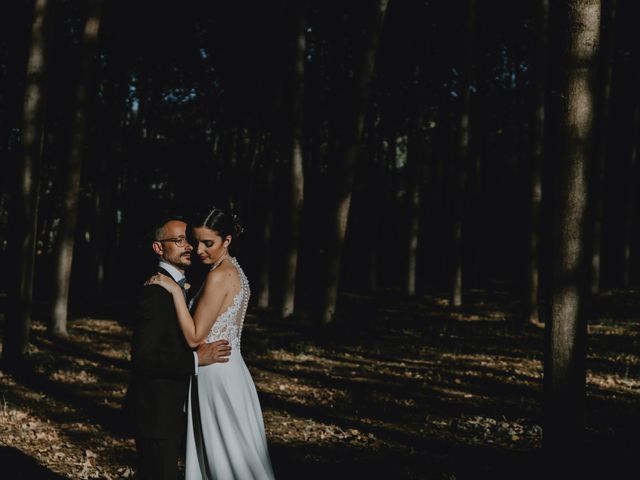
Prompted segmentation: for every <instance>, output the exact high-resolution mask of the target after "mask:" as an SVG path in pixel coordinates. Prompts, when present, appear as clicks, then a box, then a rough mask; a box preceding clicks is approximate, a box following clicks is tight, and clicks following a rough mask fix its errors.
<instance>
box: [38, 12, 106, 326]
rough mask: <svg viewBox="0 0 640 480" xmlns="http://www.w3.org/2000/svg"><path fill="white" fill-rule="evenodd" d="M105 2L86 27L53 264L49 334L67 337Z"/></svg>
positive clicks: (90, 13)
mask: <svg viewBox="0 0 640 480" xmlns="http://www.w3.org/2000/svg"><path fill="white" fill-rule="evenodd" d="M101 9H102V0H91V1H89V11H88V14H87V20H86V22H85V27H84V38H83V43H84V45H83V52H82V59H81V62H82V66H81V69H80V80H79V83H78V87H77V90H76V98H75V111H74V118H73V122H72V125H71V129H72V130H71V131H72V138H71V152H70V154H69V157H68V159H67V164H66V165H65V167H64V168H65V171H64V175H65V177H64V180H63V182H62V183H63V185H64V186H65V188H64V196H63V207H64V210H63V212H62V219H61V222H60V229H59V231H58V238H57V242H56V247H55V254H54V265H53V301H52V302H51V311H50V314H49V324H48V332H49V333H50V334H52V335H62V336H66V335H67V318H68V305H69V285H70V283H71V282H70V280H71V267H72V264H73V246H74V239H75V234H76V223H77V219H78V203H79V197H80V179H81V174H82V160H83V157H84V146H85V145H84V144H85V141H84V140H85V135H86V127H85V125H86V124H87V105H88V103H89V102H88V98H87V97H88V92H89V88H90V85H91V77H92V75H91V69H92V61H93V56H94V54H95V51H96V45H97V41H98V28H99V25H100V12H101Z"/></svg>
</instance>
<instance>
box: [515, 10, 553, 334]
mask: <svg viewBox="0 0 640 480" xmlns="http://www.w3.org/2000/svg"><path fill="white" fill-rule="evenodd" d="M536 26H537V28H536V31H537V32H538V34H537V42H536V47H535V58H534V64H533V68H534V78H535V80H534V87H533V88H534V98H535V106H534V113H533V121H532V125H533V135H532V137H533V138H532V142H533V154H532V156H531V160H530V162H531V163H530V168H529V175H528V179H529V191H528V204H529V222H528V229H527V240H528V241H527V249H528V252H527V264H526V272H525V275H526V276H525V283H524V312H523V318H522V320H523V321H525V322H531V323H534V324H538V323H539V322H540V317H539V312H538V298H539V294H540V288H539V285H540V284H539V280H540V271H539V257H540V209H541V202H542V162H543V159H544V155H545V151H544V142H545V137H544V128H545V117H546V91H547V81H546V79H547V50H548V48H549V0H538V1H537V2H536Z"/></svg>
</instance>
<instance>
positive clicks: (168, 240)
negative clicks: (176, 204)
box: [153, 220, 193, 270]
mask: <svg viewBox="0 0 640 480" xmlns="http://www.w3.org/2000/svg"><path fill="white" fill-rule="evenodd" d="M186 231H187V224H186V223H184V222H181V221H179V220H171V221H170V222H167V223H165V225H164V227H163V228H162V235H161V237H160V239H162V241H161V242H160V241H155V242H154V247H153V248H154V251H155V252H156V253H157V254H158V255H159V256H160V258H161V259H162V260H164V261H165V262H167V263H170V264H171V265H173V266H174V267H176V268H178V269H180V270H184V269H186V268H187V267H188V266H189V265H191V251H192V250H193V247H192V246H191V245H190V244H189V242H187V241H186V235H187V234H186ZM180 245H182V246H180Z"/></svg>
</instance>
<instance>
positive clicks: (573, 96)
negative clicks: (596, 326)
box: [544, 0, 601, 478]
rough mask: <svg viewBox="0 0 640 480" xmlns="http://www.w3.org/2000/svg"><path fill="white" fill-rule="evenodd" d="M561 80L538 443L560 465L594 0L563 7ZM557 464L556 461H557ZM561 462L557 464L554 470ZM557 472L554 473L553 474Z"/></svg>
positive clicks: (574, 427) (590, 92)
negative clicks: (564, 37) (564, 38)
mask: <svg viewBox="0 0 640 480" xmlns="http://www.w3.org/2000/svg"><path fill="white" fill-rule="evenodd" d="M567 3H568V5H567V12H568V13H567V15H568V29H567V32H568V42H567V45H566V46H565V49H564V58H565V64H566V73H565V75H566V83H565V87H564V92H563V100H562V102H563V104H562V109H561V114H560V124H561V129H560V131H561V137H560V138H561V142H562V144H561V148H560V156H559V158H558V161H557V168H558V170H557V178H558V183H557V189H556V190H557V191H556V203H555V207H554V210H555V214H556V222H555V233H554V236H555V240H554V251H553V258H554V260H553V265H554V267H553V279H552V291H551V299H550V320H549V325H547V335H546V348H545V364H544V368H545V372H544V373H545V375H544V381H545V383H544V390H545V404H544V410H545V411H544V422H545V423H544V446H545V449H546V450H547V453H548V454H549V455H550V456H551V458H552V459H553V460H554V461H555V463H553V465H556V467H551V468H554V470H555V469H556V468H560V469H561V472H560V473H559V475H558V478H560V476H561V475H562V474H563V473H565V472H568V471H569V470H568V469H569V468H571V467H570V466H569V465H570V464H571V463H572V461H573V460H576V457H575V456H574V454H575V453H576V452H577V451H578V450H579V449H580V447H581V440H582V435H583V431H584V421H585V419H584V414H585V383H586V370H585V361H586V348H585V343H586V333H587V315H588V305H587V303H588V296H589V293H590V284H589V275H588V273H589V248H588V245H587V239H588V238H589V235H590V232H591V231H590V229H589V227H590V225H589V222H588V219H589V215H588V208H587V207H588V204H587V202H588V181H587V179H588V170H589V164H590V160H591V154H592V152H593V140H594V128H593V127H594V97H595V95H594V94H595V86H594V78H593V70H594V66H595V63H596V57H597V53H598V47H599V39H600V36H599V27H600V11H601V4H600V0H572V1H569V2H567ZM557 462H559V463H557ZM557 465H559V467H557ZM554 473H555V472H554Z"/></svg>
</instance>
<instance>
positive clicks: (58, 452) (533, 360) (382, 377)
mask: <svg viewBox="0 0 640 480" xmlns="http://www.w3.org/2000/svg"><path fill="white" fill-rule="evenodd" d="M638 293H640V292H633V291H628V292H622V293H621V292H614V293H609V294H607V295H603V296H602V297H601V298H600V299H599V300H598V305H597V307H596V310H597V311H595V312H594V313H595V317H596V319H595V320H594V321H592V322H591V324H590V325H589V345H588V347H589V353H588V368H589V371H588V376H587V390H588V392H587V401H588V412H589V414H588V419H587V425H588V429H587V445H586V447H585V457H584V463H583V464H582V465H581V468H582V469H583V470H582V472H580V473H581V476H582V477H583V478H584V476H593V478H598V477H600V478H605V477H607V478H614V477H615V478H640V477H639V476H638V472H639V470H638V467H637V466H635V463H636V462H635V455H637V451H638V450H637V447H638V446H639V445H640V443H639V442H638V440H636V438H635V437H636V432H637V427H638V426H640V421H639V419H640V348H639V347H640V301H638V300H636V298H639V299H640V295H638ZM467 300H468V301H469V306H468V307H465V308H464V309H462V310H457V311H452V310H451V309H449V308H448V306H447V301H446V300H445V299H444V297H440V296H437V295H430V296H424V297H423V298H421V299H419V300H412V301H407V300H403V299H401V298H393V296H392V295H389V296H385V297H384V299H380V298H376V299H371V298H366V297H358V296H353V295H352V296H347V297H345V299H344V305H343V311H344V312H345V315H344V316H343V320H341V321H339V323H338V324H337V325H336V326H335V327H333V328H331V329H329V330H328V331H327V330H318V329H316V328H312V327H309V326H303V325H302V322H299V321H296V320H290V321H286V322H285V321H279V320H275V319H273V318H271V316H270V315H269V313H268V312H252V313H250V315H249V316H248V318H247V322H246V325H245V331H244V334H243V346H242V353H243V356H244V357H245V360H246V361H247V364H248V366H249V369H250V371H251V373H252V375H253V378H254V380H255V382H256V386H257V388H258V393H259V396H260V401H261V404H262V407H263V411H264V419H265V426H266V430H267V437H268V440H269V448H270V452H271V456H272V461H273V465H274V469H275V472H276V477H277V478H279V479H289V478H290V479H299V478H305V479H314V478H318V479H320V478H323V479H324V478H327V477H329V478H392V479H404V478H407V479H418V478H420V479H422V478H425V479H431V478H433V479H447V480H452V479H464V478H473V479H476V478H544V476H543V473H542V467H541V465H542V455H541V446H542V427H541V424H542V421H541V415H542V374H543V368H542V355H543V353H542V352H543V335H544V333H543V330H542V329H539V328H535V327H531V326H527V327H525V328H519V327H517V326H516V325H515V323H514V321H513V317H514V314H515V313H514V312H515V305H516V303H515V302H514V301H512V300H511V299H510V298H509V296H508V295H506V294H500V293H496V292H492V293H491V295H490V296H489V294H488V293H487V292H470V293H469V294H468V296H467ZM347 319H348V320H347ZM69 333H70V335H69V338H68V339H65V340H60V339H55V340H53V339H50V338H49V337H47V335H46V333H45V327H44V325H43V324H42V323H39V322H36V323H35V325H34V328H33V334H32V345H31V346H30V349H29V355H28V361H27V364H26V365H25V366H24V367H23V368H21V369H20V370H12V371H10V372H7V371H4V372H2V371H0V394H1V399H0V401H1V403H0V465H1V467H0V477H2V478H12V479H34V478H43V479H61V478H74V479H88V478H100V479H121V478H135V469H134V464H135V452H134V443H133V440H132V439H131V438H130V436H129V434H128V432H127V428H126V425H124V422H123V415H122V411H121V403H122V400H123V397H124V394H125V391H126V387H127V382H128V366H129V358H130V354H129V338H130V333H131V332H130V329H129V327H128V326H127V325H126V324H124V323H120V322H118V321H116V320H115V319H110V318H79V319H76V320H73V321H72V322H70V328H69ZM9 471H11V472H12V473H11V474H10V475H7V476H6V477H5V476H4V473H6V472H9ZM576 473H578V472H576ZM601 474H604V475H605V477H601V476H600V475H601ZM609 474H612V475H613V476H610V475H609Z"/></svg>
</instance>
